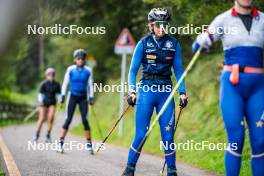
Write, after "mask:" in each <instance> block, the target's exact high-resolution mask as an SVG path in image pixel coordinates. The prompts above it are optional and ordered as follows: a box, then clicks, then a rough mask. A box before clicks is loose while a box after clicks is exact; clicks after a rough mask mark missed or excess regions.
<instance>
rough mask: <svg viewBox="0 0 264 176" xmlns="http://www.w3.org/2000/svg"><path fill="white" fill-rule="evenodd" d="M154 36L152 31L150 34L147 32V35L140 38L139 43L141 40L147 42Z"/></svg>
mask: <svg viewBox="0 0 264 176" xmlns="http://www.w3.org/2000/svg"><path fill="white" fill-rule="evenodd" d="M151 37H152V34H151V33H149V34H147V35H144V36H143V37H141V39H140V40H139V42H138V43H140V42H146V41H147V40H148V39H150V38H151Z"/></svg>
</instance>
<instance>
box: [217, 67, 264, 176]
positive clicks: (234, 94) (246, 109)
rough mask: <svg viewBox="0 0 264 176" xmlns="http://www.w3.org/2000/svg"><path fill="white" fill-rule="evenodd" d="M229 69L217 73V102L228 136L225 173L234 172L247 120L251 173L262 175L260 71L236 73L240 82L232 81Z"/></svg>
mask: <svg viewBox="0 0 264 176" xmlns="http://www.w3.org/2000/svg"><path fill="white" fill-rule="evenodd" d="M229 76H230V73H229V72H223V73H222V76H221V90H220V106H221V111H222V115H223V120H224V124H225V128H226V132H227V136H228V143H229V145H230V147H229V149H228V150H227V151H226V154H225V168H226V175H227V176H238V175H239V172H240V167H241V154H242V150H243V145H244V137H245V126H244V125H245V124H244V119H245V120H246V122H247V125H248V129H249V136H250V144H251V149H252V151H251V152H252V159H251V167H252V174H253V176H264V123H263V122H264V121H261V118H262V117H263V116H264V75H263V74H252V73H240V82H239V84H237V85H233V84H232V83H231V82H230V81H229Z"/></svg>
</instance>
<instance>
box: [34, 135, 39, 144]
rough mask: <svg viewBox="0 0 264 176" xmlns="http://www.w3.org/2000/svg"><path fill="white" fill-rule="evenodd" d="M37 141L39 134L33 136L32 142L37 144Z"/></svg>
mask: <svg viewBox="0 0 264 176" xmlns="http://www.w3.org/2000/svg"><path fill="white" fill-rule="evenodd" d="M38 139H39V134H36V135H34V136H33V141H34V142H38Z"/></svg>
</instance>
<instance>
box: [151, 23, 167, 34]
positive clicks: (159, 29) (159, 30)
mask: <svg viewBox="0 0 264 176" xmlns="http://www.w3.org/2000/svg"><path fill="white" fill-rule="evenodd" d="M152 25H153V30H154V33H155V35H156V37H158V38H160V37H163V36H164V35H165V34H166V30H168V26H169V23H168V22H166V21H156V22H153V23H152Z"/></svg>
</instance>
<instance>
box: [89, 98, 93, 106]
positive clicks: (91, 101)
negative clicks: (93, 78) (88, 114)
mask: <svg viewBox="0 0 264 176" xmlns="http://www.w3.org/2000/svg"><path fill="white" fill-rule="evenodd" d="M89 104H90V105H91V106H92V105H94V98H93V97H90V98H89Z"/></svg>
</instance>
